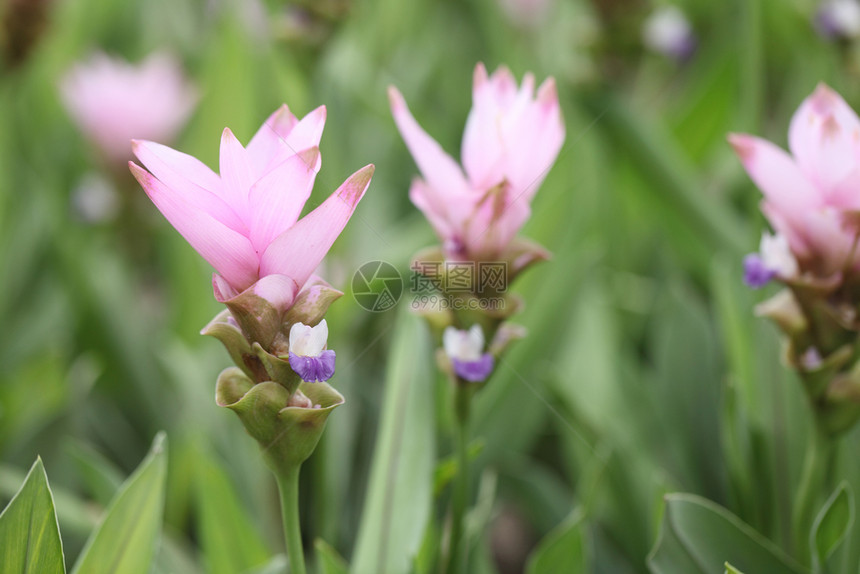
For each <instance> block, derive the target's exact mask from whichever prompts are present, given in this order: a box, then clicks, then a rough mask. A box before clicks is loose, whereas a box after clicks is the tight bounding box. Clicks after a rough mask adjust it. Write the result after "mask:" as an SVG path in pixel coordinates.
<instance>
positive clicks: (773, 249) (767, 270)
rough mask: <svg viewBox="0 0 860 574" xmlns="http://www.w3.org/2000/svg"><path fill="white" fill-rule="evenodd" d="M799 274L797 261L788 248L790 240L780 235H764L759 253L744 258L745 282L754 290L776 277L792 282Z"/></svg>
mask: <svg viewBox="0 0 860 574" xmlns="http://www.w3.org/2000/svg"><path fill="white" fill-rule="evenodd" d="M797 272H798V268H797V260H796V259H795V258H794V255H793V254H792V253H791V249H790V248H789V247H788V240H787V239H786V238H785V237H784V236H782V235H780V234H778V233H777V234H776V235H771V234H770V233H762V236H761V245H760V247H759V252H758V253H751V254H749V255H747V256H746V257H745V258H744V281H745V282H746V284H747V285H749V286H750V287H752V288H753V289H758V288H760V287H764V286H765V285H766V284H768V283H769V282H770V281H771V279H773V278H775V277H778V278H779V279H781V280H782V281H791V280H792V279H794V278H795V277H796V276H797Z"/></svg>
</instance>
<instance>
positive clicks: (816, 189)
mask: <svg viewBox="0 0 860 574" xmlns="http://www.w3.org/2000/svg"><path fill="white" fill-rule="evenodd" d="M729 141H730V142H731V144H732V146H734V148H735V151H736V152H737V154H738V157H740V159H741V161H742V162H743V164H744V167H745V168H746V170H747V172H748V173H749V175H750V177H751V178H752V180H753V181H754V182H755V183H756V185H757V186H758V187H759V189H761V191H762V193H763V194H764V200H763V201H762V212H763V213H764V214H765V216H766V217H767V218H768V220H769V221H770V223H771V225H772V226H773V227H774V229H775V230H776V231H777V232H779V233H780V234H782V235H783V236H785V237H786V239H788V243H789V245H790V247H791V251H792V252H793V253H794V255H795V257H796V258H797V259H798V261H799V263H800V264H801V267H802V268H804V269H806V270H808V271H811V272H813V273H814V274H816V275H819V276H823V275H829V274H831V273H833V272H836V271H840V270H842V269H844V268H846V266H850V265H852V264H854V265H856V264H857V263H858V261H860V250H854V243H855V241H856V235H857V229H858V228H857V225H858V223H860V221H858V217H857V215H858V214H857V211H858V210H860V119H858V117H857V114H855V113H854V111H853V110H852V109H851V108H850V107H849V106H848V104H846V103H845V101H844V100H843V99H842V98H841V97H840V96H839V94H837V93H836V92H834V91H833V90H831V89H830V88H828V87H827V86H825V85H823V84H822V85H819V86H818V88H817V89H816V90H815V92H814V93H813V94H812V95H811V96H810V97H808V98H807V99H806V100H804V102H803V104H802V105H801V106H800V108H799V109H798V110H797V112H796V113H795V114H794V117H793V118H792V120H791V126H790V128H789V133H788V145H789V149H790V150H791V155H789V154H788V153H786V152H785V151H783V150H782V149H781V148H779V147H777V146H776V145H774V144H772V143H770V142H768V141H766V140H763V139H760V138H757V137H754V136H750V135H744V134H733V135H730V136H729ZM852 255H853V261H849V260H848V259H849V257H852Z"/></svg>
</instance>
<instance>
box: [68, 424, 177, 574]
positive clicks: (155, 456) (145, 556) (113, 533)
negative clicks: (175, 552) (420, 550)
mask: <svg viewBox="0 0 860 574" xmlns="http://www.w3.org/2000/svg"><path fill="white" fill-rule="evenodd" d="M166 474H167V438H166V436H165V434H164V433H163V432H161V433H158V434H157V435H156V437H155V440H153V442H152V448H151V449H150V451H149V454H148V455H147V457H146V458H145V459H144V460H143V462H142V463H140V466H139V467H138V468H137V470H136V471H134V474H132V475H131V476H130V477H129V478H128V480H126V481H125V483H123V485H122V488H120V490H119V492H118V493H117V495H116V496H115V497H114V499H113V500H112V501H111V504H110V506H109V507H108V509H107V511H106V512H105V516H104V518H103V519H102V521H101V524H99V526H98V527H96V530H95V532H93V533H92V535H91V536H90V538H89V540H87V544H86V546H85V547H84V549H83V551H82V552H81V555H80V557H79V558H78V562H77V564H75V568H74V569H73V570H72V573H73V574H114V573H116V572H122V573H123V574H147V573H148V572H149V570H150V566H151V564H152V561H153V558H154V555H155V545H156V542H157V541H158V537H159V534H160V532H161V516H162V512H163V510H164V479H165V475H166Z"/></svg>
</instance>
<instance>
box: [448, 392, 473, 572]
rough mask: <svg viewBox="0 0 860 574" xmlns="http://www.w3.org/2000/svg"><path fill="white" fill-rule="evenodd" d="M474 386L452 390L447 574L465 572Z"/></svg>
mask: <svg viewBox="0 0 860 574" xmlns="http://www.w3.org/2000/svg"><path fill="white" fill-rule="evenodd" d="M473 394H474V392H473V389H472V388H470V387H468V386H465V385H457V386H456V388H455V391H454V415H455V416H454V425H455V433H454V434H455V438H454V451H455V457H456V460H457V475H456V476H455V477H454V485H453V490H452V492H451V530H450V539H449V543H448V566H447V568H446V572H447V573H448V574H460V573H462V572H465V568H466V558H467V547H468V544H467V540H466V537H465V518H466V509H467V507H468V505H469V419H470V413H471V407H472V404H471V403H472V395H473Z"/></svg>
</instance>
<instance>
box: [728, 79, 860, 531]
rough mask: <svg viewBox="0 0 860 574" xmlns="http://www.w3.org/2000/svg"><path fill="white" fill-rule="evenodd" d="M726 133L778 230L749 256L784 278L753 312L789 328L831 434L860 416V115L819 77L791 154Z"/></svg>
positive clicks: (795, 126)
mask: <svg viewBox="0 0 860 574" xmlns="http://www.w3.org/2000/svg"><path fill="white" fill-rule="evenodd" d="M729 141H730V142H731V144H732V145H733V146H734V148H735V151H736V152H737V154H738V156H739V157H740V160H741V162H742V163H743V165H744V167H745V168H746V170H747V172H748V173H749V175H750V177H751V178H752V180H753V181H754V182H755V183H756V185H757V186H758V187H759V188H760V189H761V190H762V192H763V194H764V200H763V201H762V206H761V209H762V212H763V213H764V215H765V217H767V219H768V220H769V222H770V224H771V225H772V227H773V228H774V229H775V230H776V232H777V233H776V235H775V236H771V235H769V234H765V235H764V236H762V241H761V246H760V251H759V253H757V254H753V255H750V256H747V258H746V259H745V261H744V268H745V269H744V271H745V280H746V281H747V283H748V284H750V285H751V286H753V287H760V286H762V285H763V284H765V283H767V282H768V281H770V280H772V279H774V280H778V281H779V282H781V283H783V284H784V285H785V288H784V289H783V290H781V291H780V292H778V293H776V294H775V295H774V296H773V297H771V298H770V299H768V300H767V301H764V302H763V303H760V304H759V305H757V306H756V313H757V314H758V315H760V316H764V317H768V318H769V319H771V320H772V321H773V322H774V323H775V324H776V325H777V326H778V327H779V328H780V330H781V331H782V333H783V335H784V336H785V339H786V343H787V344H786V346H785V349H786V350H785V355H784V356H785V358H786V361H787V362H788V364H789V365H790V366H791V367H793V368H794V369H795V371H796V372H797V373H798V375H799V378H800V379H801V380H802V381H803V383H804V390H805V392H806V394H807V397H808V398H809V401H810V405H811V406H812V408H813V412H814V414H815V418H816V431H817V432H818V433H820V434H822V435H823V436H826V437H827V440H829V439H830V438H832V437H835V436H837V435H839V434H840V433H843V432H845V431H846V430H848V429H850V428H851V427H852V426H853V425H854V424H855V423H856V421H857V420H860V362H858V355H857V351H856V349H857V348H858V346H857V344H858V340H860V339H859V338H860V314H858V311H857V309H858V308H860V307H858V299H857V297H858V289H857V286H858V280H860V276H858V274H857V271H858V270H860V252H858V234H859V233H860V228H858V225H860V218H858V216H860V193H858V190H860V118H858V117H857V115H856V114H855V113H854V111H853V110H852V109H851V108H850V107H848V105H847V104H846V103H845V102H844V101H843V100H842V98H841V97H839V95H838V94H836V93H835V92H834V91H833V90H831V89H830V88H828V87H827V86H824V85H819V86H818V88H817V89H816V90H815V92H814V93H813V94H812V95H811V96H809V97H808V98H807V99H806V100H805V101H804V102H803V104H802V105H801V106H800V108H799V109H798V110H797V112H796V113H795V114H794V117H793V118H792V120H791V125H790V127H789V133H788V144H789V149H790V150H791V153H790V154H789V153H787V152H785V151H783V150H782V149H780V148H779V147H777V146H776V145H774V144H772V143H770V142H768V141H765V140H762V139H759V138H756V137H753V136H749V135H731V136H729ZM798 508H804V509H805V510H804V512H807V511H809V509H808V508H806V507H804V506H802V505H799V506H798ZM814 510H815V511H817V507H816V508H815V509H814ZM811 518H814V515H812V516H811V517H809V520H810V521H811ZM803 520H806V519H803ZM804 524H805V522H804ZM806 532H808V530H807V531H805V532H804V536H805V535H806ZM804 540H805V538H804Z"/></svg>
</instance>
